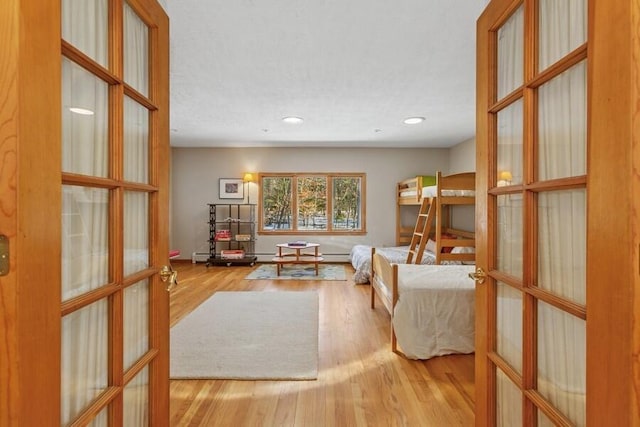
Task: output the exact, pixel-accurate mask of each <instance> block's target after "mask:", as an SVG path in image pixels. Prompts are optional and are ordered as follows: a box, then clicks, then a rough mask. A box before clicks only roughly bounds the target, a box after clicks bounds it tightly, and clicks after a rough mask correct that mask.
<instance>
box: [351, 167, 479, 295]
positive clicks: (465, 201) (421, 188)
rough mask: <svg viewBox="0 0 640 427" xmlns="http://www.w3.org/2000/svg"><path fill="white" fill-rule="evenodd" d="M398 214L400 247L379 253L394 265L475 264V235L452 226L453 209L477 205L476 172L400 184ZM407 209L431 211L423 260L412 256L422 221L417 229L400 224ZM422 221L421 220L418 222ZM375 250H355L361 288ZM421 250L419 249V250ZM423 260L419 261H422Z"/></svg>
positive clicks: (422, 177) (364, 247) (353, 255)
mask: <svg viewBox="0 0 640 427" xmlns="http://www.w3.org/2000/svg"><path fill="white" fill-rule="evenodd" d="M396 199H397V205H396V206H397V210H396V221H397V222H396V241H397V244H396V246H393V247H378V248H377V250H378V251H380V252H381V253H382V254H383V255H385V256H386V257H387V259H389V261H390V262H393V263H407V262H408V261H410V263H413V264H427V265H428V264H474V263H475V238H474V236H475V235H474V233H473V232H471V231H465V230H461V229H457V228H453V227H451V226H450V223H451V219H450V214H451V210H450V209H449V207H450V206H455V205H474V204H475V172H465V173H458V174H452V175H446V176H444V175H442V173H440V172H438V173H436V175H434V176H427V175H420V176H416V177H413V178H409V179H406V180H404V181H401V182H399V183H398V184H397V192H396ZM405 205H407V206H408V205H413V206H417V207H418V209H417V210H415V212H414V215H413V216H414V218H415V214H416V213H418V212H419V211H421V210H425V212H426V210H428V214H430V215H431V217H430V218H428V221H430V222H429V223H430V224H431V225H434V224H435V226H433V227H432V226H430V227H429V230H426V233H425V240H423V241H422V242H421V243H424V246H423V248H422V251H421V253H420V256H419V257H416V256H415V255H413V256H411V258H410V257H409V256H410V251H412V250H415V249H416V248H412V247H411V243H412V237H413V236H414V235H415V234H416V232H420V233H423V232H424V231H425V230H424V229H422V230H416V228H417V227H418V225H419V221H417V220H416V219H414V225H413V226H411V227H403V226H402V225H401V221H400V213H401V212H400V207H401V206H405ZM419 219H420V218H419V217H418V220H419ZM372 249H373V247H372V246H368V245H355V246H353V247H352V248H351V252H350V255H349V259H350V261H351V265H353V268H354V269H355V274H354V276H353V280H354V282H355V283H357V284H363V283H368V282H369V280H370V276H371V253H372ZM417 249H418V250H420V248H419V247H417ZM418 258H419V259H418Z"/></svg>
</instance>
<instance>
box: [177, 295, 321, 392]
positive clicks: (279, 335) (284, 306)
mask: <svg viewBox="0 0 640 427" xmlns="http://www.w3.org/2000/svg"><path fill="white" fill-rule="evenodd" d="M318 304H319V302H318V293H317V292H315V291H312V292H307V291H300V292H284V291H275V292H248V291H247V292H216V293H215V294H213V296H212V297H211V298H209V299H208V300H206V301H205V302H204V303H202V304H201V305H200V306H199V307H198V308H196V309H195V310H194V311H192V312H191V313H189V314H188V315H187V316H186V317H185V318H184V319H182V320H181V321H180V322H178V324H176V325H175V326H174V327H173V328H171V371H170V377H171V378H214V379H243V380H312V379H316V378H317V376H318Z"/></svg>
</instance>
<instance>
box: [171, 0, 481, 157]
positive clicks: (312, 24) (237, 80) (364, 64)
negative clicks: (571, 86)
mask: <svg viewBox="0 0 640 427" xmlns="http://www.w3.org/2000/svg"><path fill="white" fill-rule="evenodd" d="M167 3H168V5H167V7H168V14H169V17H170V20H171V21H170V22H171V75H170V78H171V125H170V127H171V144H172V146H175V147H256V146H257V147H336V146H337V147H449V146H452V145H455V144H457V143H459V142H461V141H464V140H466V139H469V138H471V137H472V136H473V135H474V131H475V28H476V19H477V18H478V17H479V15H480V13H481V12H482V10H483V9H484V7H485V5H486V0H452V1H445V0H342V1H338V0H231V1H224V2H223V1H219V0H168V2H167ZM285 116H298V117H302V118H304V120H305V121H304V123H302V124H296V125H291V124H286V123H283V122H282V120H281V119H282V118H283V117H285ZM411 116H422V117H425V119H426V120H425V121H424V122H422V123H420V124H418V125H406V124H404V123H403V122H402V121H403V119H404V118H406V117H411Z"/></svg>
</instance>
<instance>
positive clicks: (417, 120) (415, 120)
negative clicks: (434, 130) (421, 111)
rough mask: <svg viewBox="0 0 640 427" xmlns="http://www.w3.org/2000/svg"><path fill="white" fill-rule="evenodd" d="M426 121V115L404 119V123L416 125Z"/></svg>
mask: <svg viewBox="0 0 640 427" xmlns="http://www.w3.org/2000/svg"><path fill="white" fill-rule="evenodd" d="M421 122H424V117H409V118H406V119H404V123H405V124H407V125H415V124H418V123H421Z"/></svg>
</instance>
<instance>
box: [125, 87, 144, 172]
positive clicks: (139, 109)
mask: <svg viewBox="0 0 640 427" xmlns="http://www.w3.org/2000/svg"><path fill="white" fill-rule="evenodd" d="M124 99H125V101H124V155H123V158H124V179H125V180H126V181H133V182H141V183H144V184H147V183H148V182H149V110H147V109H146V108H145V107H143V106H142V105H140V104H138V103H137V102H135V101H134V100H133V99H131V98H129V97H125V98H124Z"/></svg>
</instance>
